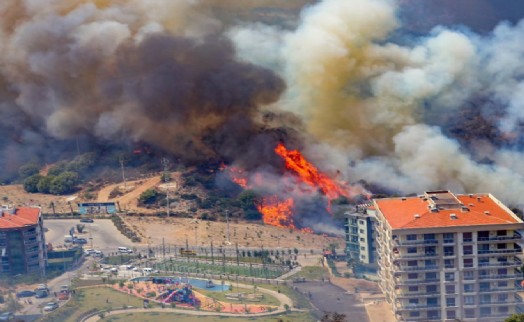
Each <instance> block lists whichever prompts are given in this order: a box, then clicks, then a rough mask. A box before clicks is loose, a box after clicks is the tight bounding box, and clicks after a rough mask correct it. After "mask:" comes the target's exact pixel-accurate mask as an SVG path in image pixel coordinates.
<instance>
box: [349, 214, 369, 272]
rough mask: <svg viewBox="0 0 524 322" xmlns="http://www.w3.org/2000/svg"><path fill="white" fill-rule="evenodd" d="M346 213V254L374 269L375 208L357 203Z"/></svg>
mask: <svg viewBox="0 0 524 322" xmlns="http://www.w3.org/2000/svg"><path fill="white" fill-rule="evenodd" d="M345 215H346V224H345V227H346V254H347V257H348V259H351V260H354V261H358V262H359V263H361V264H364V265H365V266H366V267H367V268H370V269H376V257H377V255H376V247H375V224H376V217H375V208H374V207H373V206H372V205H371V204H361V205H357V206H356V208H355V209H353V210H351V211H348V212H346V213H345Z"/></svg>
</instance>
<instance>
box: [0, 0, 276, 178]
mask: <svg viewBox="0 0 524 322" xmlns="http://www.w3.org/2000/svg"><path fill="white" fill-rule="evenodd" d="M204 5H209V4H208V3H206V2H202V3H199V2H195V1H189V0H187V1H185V0H184V1H175V2H173V1H167V0H156V1H145V0H144V1H142V0H126V1H119V2H116V3H112V2H110V1H100V0H97V1H95V0H93V1H78V0H70V1H60V2H57V1H51V0H48V1H40V2H35V1H14V0H13V1H3V2H2V4H1V5H0V13H1V14H2V17H3V19H4V24H2V26H1V28H2V29H1V30H0V39H1V40H2V43H1V44H0V53H1V58H0V84H1V85H2V86H1V89H0V122H1V124H2V125H3V126H2V129H0V135H2V137H3V141H2V142H1V143H0V153H2V155H3V157H2V158H1V159H0V160H1V161H0V163H3V164H4V165H8V164H9V165H12V166H10V168H9V170H15V169H17V168H18V166H19V165H20V164H21V163H22V162H24V161H27V160H29V159H31V158H36V159H38V158H39V157H40V156H41V154H42V151H41V150H46V149H49V150H51V151H60V150H63V149H66V150H70V148H71V146H70V145H71V142H74V140H75V139H76V138H78V137H90V138H92V140H94V141H97V142H98V143H99V144H106V143H107V144H127V143H132V142H145V143H148V144H150V145H151V146H154V147H157V148H159V149H161V150H163V151H167V152H169V153H173V154H176V155H178V156H181V157H182V158H185V159H186V160H205V159H207V158H217V157H218V158H221V157H226V158H231V159H233V158H236V157H238V156H239V153H242V154H245V153H255V152H253V151H251V150H253V149H254V150H255V151H256V150H257V149H260V146H261V145H264V144H267V143H271V144H273V143H274V142H276V141H278V137H274V136H272V135H268V138H267V139H264V138H263V137H261V136H260V135H259V133H261V132H262V131H261V129H262V128H263V126H264V125H263V124H262V123H260V122H258V121H257V118H259V109H260V106H262V105H266V104H270V103H272V102H274V101H276V100H277V99H278V97H279V95H280V93H281V92H282V91H283V90H284V87H285V86H284V82H283V81H282V80H281V79H280V78H279V77H278V76H276V75H275V74H274V73H273V72H272V71H270V70H268V69H265V68H263V67H259V66H256V65H253V64H249V63H246V62H239V61H237V60H236V58H235V52H234V48H233V46H232V44H231V42H230V40H229V39H227V38H225V37H222V35H221V33H222V28H221V26H220V23H219V22H218V21H217V20H215V19H214V18H212V17H210V16H209V15H208V14H207V10H206V8H205V6H204ZM252 140H253V142H255V143H256V144H257V146H254V145H253V144H251V143H250V142H251V141H252ZM210 143H216V145H212V144H210ZM235 147H241V149H236V148H235ZM262 150H264V148H262ZM52 154H53V153H52V152H48V154H47V155H52ZM11 168H12V169H11ZM4 169H5V167H4Z"/></svg>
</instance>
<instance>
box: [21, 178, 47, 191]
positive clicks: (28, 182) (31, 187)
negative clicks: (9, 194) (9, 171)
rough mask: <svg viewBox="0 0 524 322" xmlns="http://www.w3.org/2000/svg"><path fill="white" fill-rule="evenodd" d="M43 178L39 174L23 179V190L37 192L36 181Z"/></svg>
mask: <svg viewBox="0 0 524 322" xmlns="http://www.w3.org/2000/svg"><path fill="white" fill-rule="evenodd" d="M42 178H43V176H41V175H39V174H35V175H32V176H30V177H28V178H26V179H25V180H24V190H25V191H27V192H31V193H35V192H38V183H39V182H40V180H41V179H42Z"/></svg>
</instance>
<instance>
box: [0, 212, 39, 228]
mask: <svg viewBox="0 0 524 322" xmlns="http://www.w3.org/2000/svg"><path fill="white" fill-rule="evenodd" d="M0 213H1V215H0V229H11V228H21V227H24V226H26V225H35V224H37V223H38V218H39V217H40V208H33V207H21V208H16V211H15V213H14V214H10V213H9V212H8V211H5V210H4V211H3V213H2V210H0Z"/></svg>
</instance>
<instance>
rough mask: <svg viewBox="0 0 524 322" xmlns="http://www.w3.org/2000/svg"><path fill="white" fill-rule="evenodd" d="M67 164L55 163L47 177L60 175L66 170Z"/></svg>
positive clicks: (64, 162)
mask: <svg viewBox="0 0 524 322" xmlns="http://www.w3.org/2000/svg"><path fill="white" fill-rule="evenodd" d="M66 167H67V162H66V161H60V162H58V163H55V165H53V166H52V167H51V168H49V170H48V171H47V175H48V176H57V175H59V174H60V173H62V172H64V171H66V170H67V168H66Z"/></svg>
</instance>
